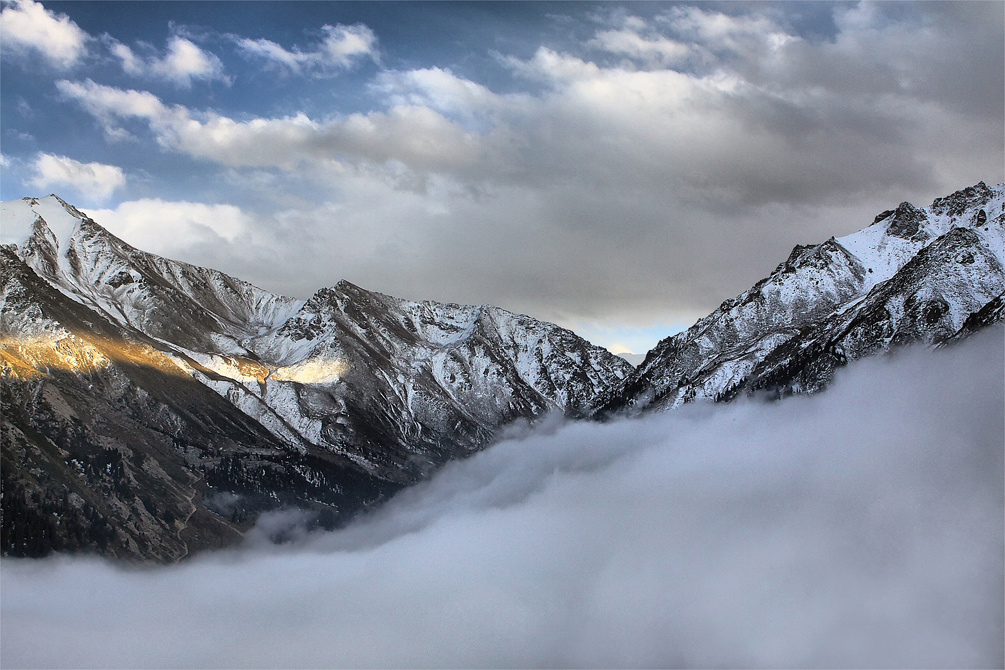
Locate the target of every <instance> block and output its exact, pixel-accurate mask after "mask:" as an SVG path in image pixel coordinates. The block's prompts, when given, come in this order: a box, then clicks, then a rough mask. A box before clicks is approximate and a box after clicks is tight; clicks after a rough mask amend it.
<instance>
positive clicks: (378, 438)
mask: <svg viewBox="0 0 1005 670" xmlns="http://www.w3.org/2000/svg"><path fill="white" fill-rule="evenodd" d="M2 207H3V209H2V221H3V237H2V241H3V242H4V243H5V244H6V245H7V246H5V247H3V250H4V258H3V262H4V285H3V293H2V294H0V296H2V298H0V299H2V300H3V303H2V304H3V319H2V321H0V338H2V344H0V364H2V366H3V367H2V373H3V375H4V383H5V391H6V392H5V395H4V398H3V403H4V410H5V426H4V429H5V432H6V433H7V435H8V436H9V437H10V439H11V440H12V441H13V442H14V443H20V444H25V443H27V444H32V445H34V446H38V445H39V444H40V443H42V442H45V443H49V442H52V441H53V434H54V433H57V434H58V433H61V432H66V431H72V430H73V429H74V428H73V427H74V426H75V425H77V424H79V425H80V426H81V427H82V430H83V431H84V432H85V433H87V435H88V437H86V439H85V438H81V440H82V442H81V444H84V446H82V447H81V450H82V452H88V453H90V451H94V450H100V451H101V452H102V453H103V452H105V451H108V450H111V451H114V452H115V453H116V454H118V456H115V457H112V458H116V459H117V458H119V457H122V458H125V459H126V460H127V461H128V460H129V458H131V456H130V455H132V456H135V453H136V449H135V448H134V443H124V442H123V441H122V440H121V439H118V438H115V437H114V436H110V435H104V436H102V434H101V431H98V432H97V433H94V434H93V435H92V434H91V433H89V432H88V431H92V429H94V428H95V426H97V425H99V424H102V423H104V422H107V421H109V419H108V417H109V416H117V412H120V410H122V409H123V408H124V407H125V406H126V405H130V407H129V410H130V412H132V414H135V412H133V410H135V409H136V406H134V405H135V402H134V400H132V399H130V400H124V399H123V394H125V395H128V396H137V397H138V396H144V397H145V396H146V395H158V394H157V393H154V391H152V388H156V389H158V390H159V392H160V393H159V395H160V397H159V402H160V407H159V409H158V410H156V411H154V414H156V413H157V411H161V412H162V413H163V414H164V415H165V416H163V417H154V416H148V415H147V414H143V413H141V414H142V415H141V416H133V415H131V418H130V421H131V422H132V423H134V424H136V426H142V425H143V424H144V423H145V422H146V423H151V422H152V423H157V424H162V423H164V422H167V423H168V424H171V425H169V426H165V427H163V428H162V429H160V430H161V432H163V433H167V434H169V435H170V438H171V440H172V441H173V442H172V444H175V448H176V451H177V450H178V449H181V450H182V451H184V458H183V459H181V460H183V461H185V463H184V464H183V467H187V468H188V470H186V472H187V473H188V474H187V475H186V477H189V478H191V479H193V480H202V481H204V490H200V492H199V495H200V497H201V498H202V499H204V506H206V507H208V508H209V509H210V510H214V509H215V511H216V512H217V513H218V516H219V515H220V514H224V513H226V514H229V515H230V516H232V517H233V518H235V519H237V518H239V517H241V515H242V511H243V512H248V513H249V515H250V516H253V514H252V513H253V512H256V511H258V510H261V509H265V508H268V507H270V506H277V505H279V504H296V505H298V506H307V505H311V504H316V505H323V506H325V507H326V508H333V509H335V510H336V511H339V512H342V511H345V510H348V509H353V508H357V507H359V506H360V505H361V504H364V503H366V502H367V501H370V500H373V499H376V498H379V497H380V495H383V494H384V493H386V492H387V491H389V490H393V489H394V488H396V487H399V486H401V485H405V484H409V483H413V482H415V481H417V480H419V479H420V478H421V477H423V476H424V475H426V474H427V473H428V472H430V471H431V470H432V469H434V468H435V467H437V466H439V465H441V464H443V463H444V462H446V461H448V460H450V459H454V458H458V457H462V456H464V455H466V454H469V453H471V452H473V451H475V450H477V449H480V448H482V447H484V446H485V445H486V444H487V443H488V442H489V441H490V440H491V439H492V438H493V436H494V435H495V434H496V433H497V431H498V430H499V429H500V428H501V427H502V426H504V425H506V424H508V423H511V422H513V421H515V420H518V419H530V420H533V419H535V418H536V417H540V416H542V415H544V414H547V413H552V412H558V413H562V414H564V415H566V416H570V417H580V416H586V415H588V414H589V413H590V412H591V411H592V410H593V409H594V407H593V404H592V403H593V402H594V401H595V400H596V399H597V398H599V397H602V395H603V394H604V392H605V391H608V390H609V389H611V388H612V387H613V386H614V385H616V384H618V383H620V382H621V380H622V379H624V378H625V377H627V375H628V374H629V373H630V372H631V370H632V367H631V365H630V364H628V363H627V362H625V361H624V360H622V359H620V358H618V357H616V356H614V355H612V354H610V353H609V352H608V351H606V350H605V349H602V348H600V347H595V346H593V345H591V344H590V343H588V342H586V341H585V340H583V339H581V338H579V337H578V336H576V335H575V334H574V333H572V332H570V331H568V330H565V329H563V328H560V327H558V326H556V325H553V324H549V323H544V322H541V321H538V320H536V319H532V318H530V317H527V316H523V315H518V314H513V313H511V312H507V311H505V310H502V309H499V308H496V307H489V306H480V307H475V306H462V305H453V304H442V303H435V302H410V301H405V300H399V299H396V298H392V297H390V296H386V295H382V294H379V293H375V292H371V291H366V290H364V289H362V288H359V287H357V286H354V285H352V284H350V283H348V282H340V283H339V284H337V285H336V286H334V287H331V288H325V289H321V290H319V291H317V292H316V293H315V294H314V295H313V296H312V297H311V298H310V299H309V300H295V299H292V298H286V297H283V296H277V295H273V294H270V293H268V292H266V291H263V290H261V289H259V288H256V287H254V286H252V285H250V284H248V283H246V282H243V281H241V280H238V279H235V278H233V277H230V276H228V275H226V274H223V273H221V272H217V271H214V270H209V269H205V268H199V267H195V266H192V265H188V264H185V263H179V262H176V261H171V260H168V259H165V258H161V257H159V256H155V255H152V254H148V253H146V252H143V251H140V250H138V249H135V248H133V247H131V246H130V245H128V244H126V243H125V242H123V241H122V240H119V239H118V238H116V237H115V236H114V235H112V234H110V233H109V232H108V231H106V230H105V229H104V228H102V227H101V226H100V225H98V224H97V223H95V222H94V221H92V220H91V219H90V218H88V217H87V216H86V215H85V214H84V213H83V212H80V211H78V210H77V209H75V208H74V207H72V206H70V205H68V204H67V203H65V202H63V201H62V200H60V199H59V198H57V197H55V196H49V197H47V198H41V199H33V198H29V199H24V200H19V201H12V202H7V203H3V206H2ZM154 377H156V379H154ZM96 381H97V382H99V383H98V385H97V389H99V390H98V392H96V391H95V388H96V387H95V382H96ZM109 385H111V387H114V388H110V387H109ZM85 387H86V390H87V391H88V393H85V392H83V390H82V389H84V388H85ZM106 387H108V388H106ZM196 387H198V389H197V390H195V389H196ZM50 389H52V390H50ZM124 389H127V390H124ZM207 391H211V392H212V393H213V394H215V395H216V396H217V399H214V401H212V402H208V401H206V400H205V396H206V392H207ZM57 392H58V393H59V394H60V395H61V396H63V398H62V400H61V401H59V402H55V403H54V402H52V401H53V395H52V394H53V393H57ZM47 393H48V395H47ZM192 394H196V395H198V396H199V397H200V398H202V401H201V402H202V403H203V404H202V405H197V406H195V407H193V406H191V405H190V404H187V403H184V402H183V403H181V406H179V402H178V401H177V400H178V398H188V397H189V396H191V395H192ZM71 396H72V397H75V398H77V400H78V401H79V402H78V404H77V405H74V403H72V402H69V401H67V400H66V397H71ZM102 398H103V402H104V404H105V405H107V407H103V406H98V405H99V404H100V403H99V400H100V399H102ZM42 405H45V411H42V407H41V406H42ZM206 408H215V410H214V411H219V412H220V413H222V415H223V416H224V418H220V421H222V422H224V423H226V422H232V423H234V425H235V426H240V427H242V430H243V429H246V432H247V431H251V433H254V436H255V438H254V439H252V440H250V441H249V440H246V439H244V438H240V439H239V438H238V437H236V436H235V435H231V434H229V433H228V431H227V430H223V431H222V434H217V433H216V432H213V430H211V427H212V424H213V423H214V421H213V420H210V419H209V418H207V417H204V416H201V415H199V416H197V415H198V414H199V412H201V411H202V410H203V409H206ZM193 413H194V414H195V415H194V414H193ZM46 417H48V418H46ZM201 426H209V428H207V429H206V431H202V432H201V428H200V427H201ZM137 429H138V428H137ZM235 430H236V428H235ZM92 432H93V431H92ZM218 432H220V431H218ZM109 439H111V440H112V441H113V442H114V446H108V445H109V444H112V443H109V442H107V440H109ZM136 439H141V438H136ZM220 439H225V440H226V441H227V446H226V447H221V446H220V445H219V444H217V440H220ZM5 440H6V438H5ZM256 441H257V444H258V446H257V448H256V447H254V445H255V444H256ZM56 442H57V443H58V440H57V441H56ZM200 442H203V443H205V444H204V445H203V444H200ZM103 445H104V446H103ZM50 446H51V445H50ZM55 446H56V450H50V451H52V452H53V453H52V454H50V456H51V460H53V462H54V463H55V462H56V461H59V463H58V465H59V466H60V467H65V463H63V462H64V461H66V462H68V461H73V460H74V459H77V460H79V458H78V457H80V456H81V455H82V454H78V453H76V451H75V450H74V449H71V448H68V447H67V446H65V445H59V444H56V445H55ZM71 446H73V445H71ZM77 446H79V445H77ZM64 452H65V453H64ZM6 455H7V454H6V453H5V456H6ZM110 457H111V456H110ZM149 457H150V458H152V459H153V460H155V461H156V460H157V459H156V458H155V457H153V456H149ZM265 461H267V463H266V462H265ZM158 462H159V461H158ZM144 467H145V466H144ZM150 467H154V466H152V465H151V466H150ZM157 467H160V468H161V469H164V468H163V467H162V466H161V465H158V466H157ZM180 467H182V466H180ZM45 469H46V468H43V467H42V466H41V465H40V466H39V470H40V471H41V470H45ZM11 471H13V470H11ZM124 472H125V473H126V474H124V475H123V477H122V479H123V480H128V479H130V478H132V479H136V477H137V475H136V474H135V473H133V472H131V468H130V467H129V466H128V463H127V466H125V470H124ZM256 472H257V474H256ZM5 476H6V474H5ZM84 479H85V480H87V477H86V476H85V477H84ZM186 483H188V482H186ZM350 483H352V486H351V487H350V486H349V484H350ZM30 484H31V485H29V484H28V483H25V482H21V483H20V484H19V485H20V486H22V488H24V490H25V492H26V495H29V497H30V495H31V490H36V489H37V490H42V489H44V488H45V487H44V486H42V485H41V483H40V482H34V483H30ZM11 485H12V486H14V484H13V483H11ZM33 487H34V488H33ZM113 488H114V486H113ZM125 488H126V489H128V488H129V487H128V486H126V487H125ZM347 488H352V489H353V490H354V492H352V493H351V494H349V493H346V495H345V496H342V499H339V497H338V496H335V497H334V498H333V496H332V495H331V493H330V492H331V491H342V490H346V489H347ZM29 489H31V490H29ZM71 490H72V489H71ZM189 493H191V492H189ZM81 495H83V494H81ZM83 497H84V498H86V496H83ZM183 497H184V496H183ZM189 497H191V495H189ZM120 502H121V501H120ZM123 504H126V503H123ZM214 504H215V505H216V508H214ZM106 507H107V505H106ZM5 514H6V513H5ZM246 516H248V515H246ZM5 518H6V517H5ZM148 530H149V532H150V533H153V534H156V530H155V529H148ZM179 532H180V531H179ZM137 553H140V554H143V553H144V551H143V550H138V552H137Z"/></svg>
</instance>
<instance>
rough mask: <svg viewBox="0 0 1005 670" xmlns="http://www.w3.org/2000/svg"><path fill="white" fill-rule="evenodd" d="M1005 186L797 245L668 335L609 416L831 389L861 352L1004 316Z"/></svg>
mask: <svg viewBox="0 0 1005 670" xmlns="http://www.w3.org/2000/svg"><path fill="white" fill-rule="evenodd" d="M1003 206H1005V184H999V185H998V186H995V187H993V188H991V187H988V186H987V185H986V184H985V183H984V182H980V183H978V184H977V185H976V186H972V187H969V188H966V189H963V190H961V191H957V192H956V193H953V194H952V195H950V196H947V197H945V198H939V199H937V200H936V201H935V202H933V203H932V205H931V206H929V207H926V208H923V209H919V208H916V207H914V206H913V205H911V204H910V203H908V202H904V203H901V204H900V206H899V207H897V208H896V209H894V210H889V211H885V212H883V213H881V214H879V215H878V216H877V217H876V219H875V221H874V222H873V223H872V225H870V226H868V227H866V228H864V229H862V230H860V231H858V232H856V233H853V234H851V235H847V236H845V237H841V238H837V239H835V238H831V239H829V240H827V241H826V242H823V243H822V244H817V245H811V246H807V247H804V246H796V248H794V249H793V250H792V253H791V254H790V255H789V257H788V259H786V260H785V262H783V263H781V264H780V265H779V266H778V267H777V268H775V270H774V272H772V273H771V274H770V275H769V276H768V277H766V278H765V279H763V280H761V281H759V282H758V283H757V284H755V285H754V286H753V287H751V288H750V289H749V290H747V291H745V292H743V293H741V294H740V295H738V296H737V297H735V298H732V299H730V300H726V301H725V302H723V303H722V305H720V306H719V308H718V309H716V310H715V311H714V312H712V313H711V314H709V315H708V316H706V317H705V318H703V319H701V320H700V321H698V322H697V323H695V324H694V325H693V326H691V328H689V329H688V330H687V331H685V332H683V333H679V334H677V335H675V336H673V337H669V338H667V339H665V340H663V341H661V342H660V343H659V344H658V345H657V346H656V347H655V348H654V349H653V350H652V351H650V352H649V354H648V355H647V357H646V360H645V361H644V362H643V363H642V364H641V365H640V366H639V367H638V369H637V371H636V372H635V374H633V375H632V376H631V377H630V378H629V379H628V380H627V381H626V382H625V384H624V385H623V387H622V388H620V389H617V390H616V391H615V392H614V393H613V394H612V396H611V397H610V398H608V399H607V400H606V401H605V402H604V403H603V408H602V409H601V410H600V413H601V414H602V415H607V414H611V413H618V412H627V413H634V412H639V411H646V410H663V409H669V408H673V407H677V406H679V405H681V404H683V403H686V402H690V401H693V400H697V399H707V400H729V399H731V398H733V397H735V396H736V395H737V394H740V393H744V392H753V391H758V390H766V391H769V392H771V393H776V394H782V395H784V394H788V393H793V392H796V393H801V392H813V391H817V390H819V389H821V388H823V387H824V386H825V385H826V384H827V383H828V381H829V380H830V379H831V376H832V374H833V372H834V370H835V369H836V368H838V367H840V366H842V365H844V364H846V363H847V362H848V361H849V360H854V359H858V358H862V357H864V356H867V355H870V354H873V353H876V352H879V351H886V350H889V349H890V348H891V347H895V346H898V345H901V344H908V343H913V342H923V343H926V344H938V343H942V342H947V341H951V340H953V339H958V338H959V337H962V336H965V335H966V334H967V333H968V332H973V331H974V330H975V329H977V328H980V327H983V326H986V325H988V324H990V323H993V322H996V321H1000V320H1001V318H1002V309H1001V305H1002V301H1003V292H1005V269H1003V265H1005V211H1003Z"/></svg>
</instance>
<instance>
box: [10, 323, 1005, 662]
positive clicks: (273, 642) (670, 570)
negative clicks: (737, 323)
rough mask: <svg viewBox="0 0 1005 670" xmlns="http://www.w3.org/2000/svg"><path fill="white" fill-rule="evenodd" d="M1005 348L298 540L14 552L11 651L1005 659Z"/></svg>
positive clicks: (579, 431) (146, 656) (933, 356)
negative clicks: (119, 561)
mask: <svg viewBox="0 0 1005 670" xmlns="http://www.w3.org/2000/svg"><path fill="white" fill-rule="evenodd" d="M1001 338H1002V333H1001V331H1000V330H999V331H997V332H992V333H988V334H987V336H986V337H984V338H983V339H977V340H971V341H970V342H968V343H965V344H964V346H963V347H962V348H954V349H946V350H942V351H938V352H927V351H926V352H918V351H909V352H900V354H899V355H897V356H895V357H893V358H892V359H883V358H876V359H872V360H869V361H862V362H859V363H857V364H855V365H854V366H853V367H852V368H850V369H848V370H846V371H844V372H845V374H839V375H838V377H837V379H836V382H835V384H834V386H833V387H832V388H831V389H830V390H828V391H826V392H825V393H823V394H820V395H817V396H814V397H810V398H793V399H789V400H785V401H782V402H777V403H762V402H758V401H753V402H741V403H737V404H733V405H728V406H722V405H718V406H693V407H687V408H685V409H683V410H680V411H675V412H671V413H668V414H664V415H659V416H652V417H648V418H644V419H638V420H630V421H618V422H612V423H608V424H589V423H579V424H572V425H565V426H555V425H549V426H545V427H542V429H540V430H538V431H535V432H525V433H524V434H522V435H520V434H519V433H515V434H514V439H511V440H508V441H504V442H502V443H500V444H497V445H495V446H493V447H491V448H489V449H488V450H486V451H484V452H481V453H479V454H476V455H474V456H473V457H471V458H468V459H465V460H462V461H458V462H455V463H452V464H449V465H448V466H447V467H445V468H444V469H443V470H442V471H441V472H440V473H438V474H437V475H436V476H435V477H434V478H433V479H432V480H431V481H429V482H427V483H425V484H423V485H419V486H416V487H414V488H412V489H409V490H406V491H404V492H403V493H402V494H400V495H399V496H397V497H396V498H395V499H392V500H391V501H389V502H388V503H387V504H386V505H385V506H384V507H383V508H381V509H379V510H378V511H377V512H376V513H375V514H371V515H370V516H368V517H367V518H364V519H362V520H359V521H358V522H357V523H355V524H353V525H351V526H349V527H348V528H346V529H344V530H342V531H338V532H335V533H332V534H326V535H320V536H315V537H313V538H309V539H308V540H306V541H303V542H301V543H300V544H299V545H293V546H286V547H271V548H267V547H262V546H255V545H253V544H252V545H251V546H248V547H247V548H246V549H245V550H244V551H241V552H232V553H229V554H228V553H224V554H217V555H213V556H203V557H194V558H193V559H192V560H190V561H188V562H187V563H185V564H183V565H179V566H174V567H170V568H160V569H151V570H135V569H129V568H121V567H117V566H113V565H109V564H107V563H100V562H97V561H86V560H79V559H78V560H69V559H57V560H49V561H32V560H21V561H17V560H10V559H5V560H4V562H3V564H2V565H0V569H2V571H3V575H2V576H3V584H4V597H3V600H2V601H0V607H2V608H3V609H2V614H3V621H4V630H3V642H4V644H3V647H2V649H0V662H2V664H3V665H4V667H41V666H45V667H69V666H81V665H83V666H88V667H97V666H101V667H205V666H227V667H801V668H805V667H901V668H905V667H993V666H995V665H997V664H1000V662H1001V659H1002V654H1003V652H1005V649H1003V640H1005V635H1003V626H1005V622H1003V618H1002V605H1001V593H1002V589H1003V588H1005V582H1003V574H1005V559H1003V555H1002V546H1003V542H1005V531H1003V526H1002V515H1003V513H1005V509H1003V495H1005V491H1003V481H1005V472H1003V462H1002V458H1003V453H1002V444H1003V440H1005V435H1003V426H1005V416H1003V408H1005V398H1003V387H1002V383H1001V380H1002V375H1003V374H1005V367H1003V366H1005V361H1003V351H1002V346H1001ZM283 520H284V519H283V518H282V517H279V516H276V517H274V518H273V519H271V523H272V524H273V525H276V524H280V523H282V522H283ZM267 526H268V523H266V522H263V523H262V524H260V528H259V531H260V532H255V533H252V534H251V535H252V536H256V535H257V536H258V537H259V538H261V537H262V536H263V535H265V532H264V531H266V530H267ZM294 535H295V534H294ZM207 622H211V623H212V625H207Z"/></svg>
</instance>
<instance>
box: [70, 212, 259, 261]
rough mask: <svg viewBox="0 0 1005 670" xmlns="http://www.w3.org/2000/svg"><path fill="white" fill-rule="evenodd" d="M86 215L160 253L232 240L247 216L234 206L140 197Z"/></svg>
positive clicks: (131, 241) (246, 224)
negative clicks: (139, 198) (140, 198)
mask: <svg viewBox="0 0 1005 670" xmlns="http://www.w3.org/2000/svg"><path fill="white" fill-rule="evenodd" d="M89 214H90V216H91V218H93V219H94V220H95V221H97V222H98V223H100V224H101V225H102V226H104V227H105V228H106V229H108V230H109V231H110V232H111V233H113V234H114V235H116V236H118V237H120V238H122V239H123V240H125V241H126V242H128V243H129V244H132V245H133V246H135V247H138V248H140V249H143V250H144V251H149V252H152V253H156V254H159V255H163V256H175V255H176V254H177V253H178V252H180V251H182V250H187V249H190V248H192V247H198V246H199V245H207V246H213V245H219V244H221V243H233V242H235V241H237V240H238V239H240V238H241V237H242V236H243V235H244V234H245V233H246V232H247V230H248V228H249V217H248V216H247V215H246V214H244V212H242V211H241V210H240V209H239V208H238V207H235V206H234V205H207V204H204V203H198V202H184V201H176V202H170V201H164V200H160V199H142V200H130V201H127V202H123V203H121V204H119V205H118V207H116V208H115V209H92V210H89Z"/></svg>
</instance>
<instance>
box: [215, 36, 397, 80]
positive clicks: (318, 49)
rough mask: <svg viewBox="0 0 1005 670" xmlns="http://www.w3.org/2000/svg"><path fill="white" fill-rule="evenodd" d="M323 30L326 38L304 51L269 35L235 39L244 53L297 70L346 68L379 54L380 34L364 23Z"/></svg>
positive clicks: (323, 70)
mask: <svg viewBox="0 0 1005 670" xmlns="http://www.w3.org/2000/svg"><path fill="white" fill-rule="evenodd" d="M321 30H322V32H323V33H324V39H323V40H322V41H321V42H320V43H319V44H317V45H315V47H314V49H313V50H310V51H302V50H300V49H299V48H297V47H294V48H293V50H292V51H290V50H287V49H285V48H284V47H282V46H280V45H279V44H277V43H275V42H273V41H271V40H267V39H257V40H253V39H250V38H247V37H237V38H235V39H236V41H237V45H238V46H239V47H240V48H241V49H242V50H243V51H244V52H245V53H247V54H249V55H252V56H255V57H258V58H264V59H265V60H266V61H269V62H272V63H276V64H279V65H282V66H283V67H285V68H288V69H289V70H291V71H293V72H298V73H299V72H304V71H312V72H326V71H330V70H345V69H348V68H350V67H352V66H353V65H354V64H355V63H356V62H358V61H359V60H361V59H363V58H370V59H372V60H374V61H376V60H377V59H378V58H379V51H378V49H377V36H376V35H375V34H374V32H373V31H372V30H370V28H368V27H367V26H365V25H362V24H355V25H351V26H346V25H342V24H338V25H336V26H329V25H325V26H322V28H321Z"/></svg>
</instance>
